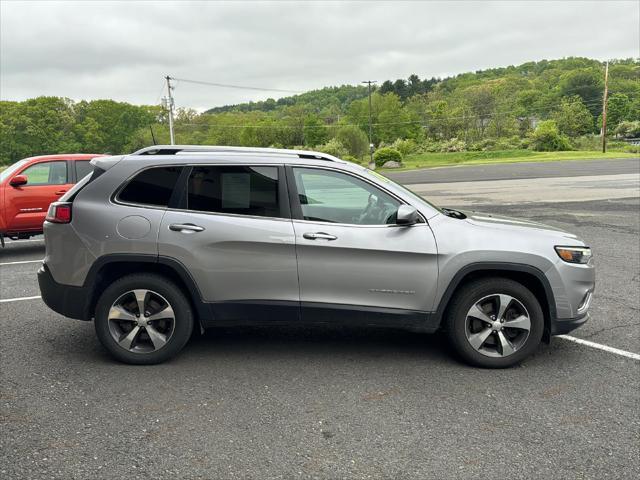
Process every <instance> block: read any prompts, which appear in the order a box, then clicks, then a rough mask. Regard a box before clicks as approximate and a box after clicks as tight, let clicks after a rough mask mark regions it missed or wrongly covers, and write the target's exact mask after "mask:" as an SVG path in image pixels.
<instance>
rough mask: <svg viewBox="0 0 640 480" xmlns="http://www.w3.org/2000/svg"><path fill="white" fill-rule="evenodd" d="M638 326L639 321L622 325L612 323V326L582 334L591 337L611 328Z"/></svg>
mask: <svg viewBox="0 0 640 480" xmlns="http://www.w3.org/2000/svg"><path fill="white" fill-rule="evenodd" d="M639 326H640V322H635V323H626V324H624V325H614V326H612V327H606V328H601V329H600V330H597V331H595V332H593V333H590V334H589V335H584V338H592V337H595V336H596V335H599V334H601V333H603V332H609V331H611V330H617V329H618V328H628V327H639Z"/></svg>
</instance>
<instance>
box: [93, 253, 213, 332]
mask: <svg viewBox="0 0 640 480" xmlns="http://www.w3.org/2000/svg"><path fill="white" fill-rule="evenodd" d="M141 272H144V273H155V274H158V275H161V276H163V277H165V278H167V279H168V280H170V281H172V282H173V283H175V284H176V285H177V286H178V288H180V289H181V290H182V291H183V293H184V294H185V296H186V297H187V299H188V300H189V302H190V303H191V306H192V307H193V309H194V312H195V314H196V315H195V317H196V318H197V320H198V321H199V322H200V325H201V326H202V322H203V320H205V319H208V318H209V317H210V316H211V310H210V308H209V306H208V305H207V304H206V303H205V302H204V301H203V300H202V295H201V293H200V290H199V289H198V286H197V284H196V283H195V281H194V280H193V277H192V276H191V274H190V273H189V271H188V270H187V268H186V267H185V266H184V265H183V264H182V263H180V262H179V261H177V260H174V259H172V258H168V257H159V256H156V255H136V254H133V255H126V254H125V255H104V256H102V257H100V258H99V259H98V260H96V262H95V263H94V264H93V266H92V267H91V269H90V270H89V273H88V274H87V278H86V279H85V282H84V285H85V286H86V287H87V290H88V293H89V299H88V302H87V314H86V317H87V319H90V318H92V317H93V316H94V314H95V308H96V304H97V302H98V298H99V296H100V293H101V292H102V291H103V290H104V289H105V288H106V287H107V286H108V285H109V284H110V283H111V281H113V279H115V278H120V277H122V276H124V275H129V274H132V273H141Z"/></svg>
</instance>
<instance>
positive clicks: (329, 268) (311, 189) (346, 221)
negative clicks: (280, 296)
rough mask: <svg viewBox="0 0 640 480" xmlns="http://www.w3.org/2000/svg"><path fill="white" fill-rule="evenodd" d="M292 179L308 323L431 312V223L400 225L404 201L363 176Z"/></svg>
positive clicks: (313, 172) (314, 171)
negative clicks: (351, 314)
mask: <svg viewBox="0 0 640 480" xmlns="http://www.w3.org/2000/svg"><path fill="white" fill-rule="evenodd" d="M290 172H292V175H291V176H292V177H293V182H290V185H291V186H292V187H294V186H295V188H296V190H297V200H298V202H296V201H295V200H296V197H295V196H294V197H293V198H294V204H293V205H292V209H293V212H294V229H295V235H296V244H297V253H298V274H299V279H300V301H301V305H302V307H303V308H302V316H303V318H304V319H312V320H319V318H317V317H318V316H319V315H325V316H326V317H327V318H326V319H327V320H331V319H332V318H344V316H342V315H338V313H339V312H342V313H348V312H350V311H354V312H359V313H362V312H369V315H370V316H371V318H372V319H373V318H375V317H376V314H382V315H383V316H384V314H385V313H389V314H393V313H402V312H416V313H420V312H429V311H431V309H432V306H433V299H434V296H435V289H436V282H437V258H436V244H435V239H434V237H433V234H432V232H431V229H430V228H429V226H428V225H427V223H426V222H424V221H423V220H421V223H418V224H415V225H411V226H400V225H396V223H395V215H396V212H397V209H398V207H399V206H400V205H401V204H402V203H403V202H401V201H400V200H399V199H397V198H396V197H395V196H393V195H391V194H390V193H388V192H386V191H383V190H382V189H380V188H378V187H377V186H375V185H373V184H371V183H369V182H368V181H366V180H364V179H362V178H360V177H357V176H354V175H351V174H347V173H345V172H338V171H335V170H330V169H325V168H308V167H293V168H292V169H291V170H290ZM296 203H297V204H296ZM331 312H333V315H332V313H331ZM310 317H311V318H310ZM360 317H362V315H360ZM390 317H392V318H394V316H393V315H390ZM372 323H375V322H372Z"/></svg>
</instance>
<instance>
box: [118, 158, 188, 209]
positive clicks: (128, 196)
mask: <svg viewBox="0 0 640 480" xmlns="http://www.w3.org/2000/svg"><path fill="white" fill-rule="evenodd" d="M181 170H182V168H181V167H156V168H149V169H147V170H144V171H142V172H140V173H139V174H138V175H136V176H135V177H134V178H133V180H131V181H130V182H129V183H128V184H127V186H126V187H124V189H123V190H122V191H121V192H120V195H118V200H120V201H121V202H127V203H138V204H142V205H153V206H157V207H166V206H168V205H169V199H170V198H171V194H172V193H173V189H174V188H175V186H176V182H177V181H178V176H179V175H180V171H181Z"/></svg>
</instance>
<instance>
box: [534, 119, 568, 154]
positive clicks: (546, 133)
mask: <svg viewBox="0 0 640 480" xmlns="http://www.w3.org/2000/svg"><path fill="white" fill-rule="evenodd" d="M529 148H530V149H531V150H535V151H537V152H556V151H560V150H571V143H569V139H568V138H567V137H566V136H565V135H561V134H560V131H559V130H558V125H557V124H556V122H555V121H553V120H545V121H544V122H540V123H539V124H538V126H537V127H536V129H535V130H534V131H533V132H532V133H531V134H530V135H529Z"/></svg>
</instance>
